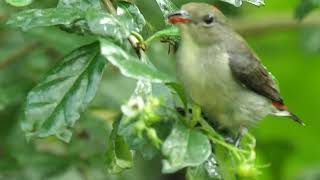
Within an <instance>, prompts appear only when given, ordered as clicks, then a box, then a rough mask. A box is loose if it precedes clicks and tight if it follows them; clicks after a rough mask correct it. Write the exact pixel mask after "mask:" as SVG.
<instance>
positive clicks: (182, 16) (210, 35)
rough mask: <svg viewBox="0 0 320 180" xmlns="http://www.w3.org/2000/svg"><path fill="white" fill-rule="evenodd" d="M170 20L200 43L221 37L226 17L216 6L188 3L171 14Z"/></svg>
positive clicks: (206, 42)
mask: <svg viewBox="0 0 320 180" xmlns="http://www.w3.org/2000/svg"><path fill="white" fill-rule="evenodd" d="M168 21H169V22H170V23H171V24H174V25H177V26H178V27H179V28H180V30H181V33H182V36H184V35H187V36H189V37H191V38H192V39H193V40H194V41H195V42H197V43H200V44H208V43H212V42H214V41H215V40H218V39H219V38H221V37H220V36H219V35H220V34H221V33H223V31H224V30H225V28H224V27H225V25H226V18H225V16H224V15H223V14H222V13H221V11H220V10H218V9H217V8H216V7H214V6H212V5H209V4H206V3H188V4H185V5H183V6H182V7H181V10H179V11H176V12H173V13H171V14H169V16H168Z"/></svg>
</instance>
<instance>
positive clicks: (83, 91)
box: [22, 43, 105, 142]
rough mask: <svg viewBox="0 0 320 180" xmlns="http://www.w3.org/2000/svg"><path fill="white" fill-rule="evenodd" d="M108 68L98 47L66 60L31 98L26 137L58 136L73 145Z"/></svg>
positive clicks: (27, 103) (28, 100)
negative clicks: (75, 132) (83, 114)
mask: <svg viewBox="0 0 320 180" xmlns="http://www.w3.org/2000/svg"><path fill="white" fill-rule="evenodd" d="M104 67H105V60H104V59H103V58H101V57H100V56H99V44H98V43H93V44H90V45H86V46H83V47H81V48H78V49H76V50H74V51H73V52H71V53H70V54H69V55H67V56H65V57H64V58H63V59H62V60H61V61H60V63H59V64H58V65H57V66H56V67H55V68H53V69H52V70H51V72H49V73H48V74H47V76H46V77H45V78H44V79H43V80H42V81H41V82H40V83H39V84H38V85H37V86H36V87H35V88H33V89H32V90H31V91H30V92H29V94H28V97H27V102H26V107H25V119H24V121H23V122H22V129H23V131H24V132H25V134H26V137H27V138H33V137H48V136H56V137H58V138H59V139H61V140H63V141H65V142H69V141H70V138H71V135H72V132H71V130H70V129H71V128H72V127H73V126H74V124H75V122H76V121H77V120H78V119H79V118H80V113H81V112H83V111H84V110H85V109H86V107H87V106H88V105H89V103H90V102H91V100H92V99H93V97H94V96H95V93H96V91H97V88H98V85H99V82H100V79H101V76H102V73H103V71H104Z"/></svg>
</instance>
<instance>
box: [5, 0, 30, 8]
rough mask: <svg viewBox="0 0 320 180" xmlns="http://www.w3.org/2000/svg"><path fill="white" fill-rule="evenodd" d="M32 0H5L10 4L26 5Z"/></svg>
mask: <svg viewBox="0 0 320 180" xmlns="http://www.w3.org/2000/svg"><path fill="white" fill-rule="evenodd" d="M32 1H33V0H6V2H7V3H8V4H10V5H12V6H17V7H21V6H27V5H29V4H31V3H32Z"/></svg>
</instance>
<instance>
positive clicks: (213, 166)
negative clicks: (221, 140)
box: [186, 154, 222, 180]
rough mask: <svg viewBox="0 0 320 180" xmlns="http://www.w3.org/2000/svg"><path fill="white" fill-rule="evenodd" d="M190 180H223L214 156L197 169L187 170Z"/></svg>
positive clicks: (190, 168)
mask: <svg viewBox="0 0 320 180" xmlns="http://www.w3.org/2000/svg"><path fill="white" fill-rule="evenodd" d="M186 176H187V179H188V180H221V179H222V177H221V175H220V174H219V172H218V164H217V161H216V159H215V156H214V155H213V154H211V155H210V157H209V159H208V160H206V161H205V162H204V163H202V164H201V165H200V166H197V167H189V168H188V169H187V174H186Z"/></svg>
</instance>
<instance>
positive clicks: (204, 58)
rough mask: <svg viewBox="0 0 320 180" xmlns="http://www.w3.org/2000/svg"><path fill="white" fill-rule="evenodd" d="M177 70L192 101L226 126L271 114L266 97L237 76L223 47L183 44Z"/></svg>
mask: <svg viewBox="0 0 320 180" xmlns="http://www.w3.org/2000/svg"><path fill="white" fill-rule="evenodd" d="M177 73H178V78H179V79H180V80H181V82H182V83H183V85H184V88H185V90H186V92H187V94H188V95H189V96H190V97H191V98H192V100H193V101H194V102H195V103H197V104H199V105H200V106H201V107H202V109H203V110H204V111H205V112H206V113H207V114H209V116H210V117H211V118H213V119H216V120H218V121H219V122H222V124H223V126H242V124H245V123H248V122H250V123H252V120H255V119H259V118H261V117H263V116H265V115H266V114H267V112H264V108H265V107H266V103H267V101H266V99H265V98H264V97H261V96H259V95H257V94H256V93H254V92H251V91H249V90H248V89H247V88H245V87H243V86H242V85H241V84H240V83H238V82H237V81H236V80H235V79H234V77H233V75H232V72H231V69H230V67H229V57H228V54H227V53H226V51H225V50H224V49H223V48H222V47H220V46H211V47H209V48H206V47H202V48H201V47H200V48H197V46H195V45H194V44H192V43H182V45H181V47H180V50H179V52H178V60H177Z"/></svg>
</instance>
